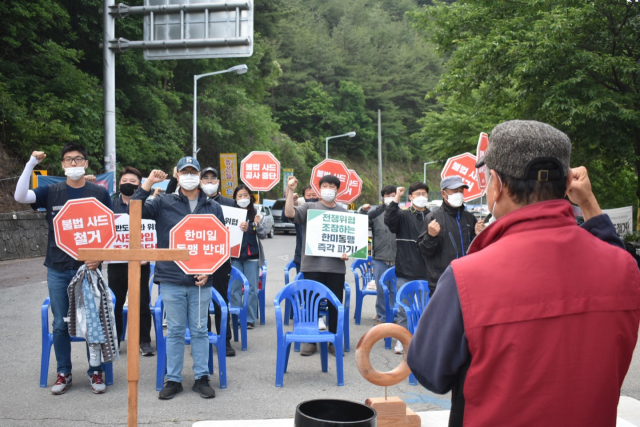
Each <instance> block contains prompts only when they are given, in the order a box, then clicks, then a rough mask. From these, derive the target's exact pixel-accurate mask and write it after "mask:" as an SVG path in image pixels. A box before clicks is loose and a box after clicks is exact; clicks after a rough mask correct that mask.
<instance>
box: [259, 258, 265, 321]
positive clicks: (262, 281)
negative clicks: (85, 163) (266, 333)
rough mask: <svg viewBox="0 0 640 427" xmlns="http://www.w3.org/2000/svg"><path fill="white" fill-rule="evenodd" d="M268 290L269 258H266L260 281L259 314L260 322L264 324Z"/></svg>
mask: <svg viewBox="0 0 640 427" xmlns="http://www.w3.org/2000/svg"><path fill="white" fill-rule="evenodd" d="M266 292H267V260H266V259H265V260H264V265H263V266H262V267H261V269H260V279H259V282H258V314H259V315H260V324H261V325H264V321H265V316H266V312H265V306H266V295H265V293H266Z"/></svg>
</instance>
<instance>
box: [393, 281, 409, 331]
mask: <svg viewBox="0 0 640 427" xmlns="http://www.w3.org/2000/svg"><path fill="white" fill-rule="evenodd" d="M411 281H412V280H411V279H405V278H404V277H398V284H397V285H396V286H397V289H396V290H397V291H399V290H400V288H401V287H402V285H404V284H405V283H409V282H411ZM395 301H396V296H395V295H394V296H393V302H394V303H395ZM396 319H397V322H396V323H397V324H398V325H400V326H402V327H403V328H405V329H409V328H408V326H407V313H405V312H404V308H402V306H401V305H400V304H398V317H396Z"/></svg>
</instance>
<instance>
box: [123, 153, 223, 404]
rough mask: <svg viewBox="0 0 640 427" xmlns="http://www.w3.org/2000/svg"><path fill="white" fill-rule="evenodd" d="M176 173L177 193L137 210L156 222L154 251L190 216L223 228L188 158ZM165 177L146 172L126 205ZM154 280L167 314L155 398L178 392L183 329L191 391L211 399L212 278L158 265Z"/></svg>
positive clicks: (142, 197) (170, 263)
mask: <svg viewBox="0 0 640 427" xmlns="http://www.w3.org/2000/svg"><path fill="white" fill-rule="evenodd" d="M177 168H178V174H179V177H180V178H179V180H180V191H179V193H178V194H166V195H163V196H160V197H157V198H155V199H153V200H151V201H149V202H146V203H145V204H144V205H143V207H142V217H143V218H145V219H152V220H154V221H155V222H156V233H157V235H158V248H168V247H169V240H170V233H171V229H172V228H173V227H175V225H176V224H178V223H179V222H180V221H182V220H183V219H184V218H185V217H186V216H188V215H190V214H194V215H215V216H216V218H218V220H219V221H220V222H221V223H222V224H224V223H225V220H224V214H223V213H222V208H221V207H220V205H219V204H218V203H217V202H215V201H214V200H210V199H208V198H207V197H206V195H205V194H204V193H203V192H202V191H200V190H199V189H198V185H199V183H200V164H199V163H198V161H197V160H196V159H194V158H193V157H183V158H182V159H180V161H179V162H178V167H177ZM166 177H167V174H166V173H164V172H162V171H159V170H154V171H152V172H151V174H150V175H149V178H147V180H146V181H145V182H144V184H142V186H141V187H140V188H138V190H136V192H135V193H134V194H133V197H132V200H145V199H146V198H147V197H149V193H150V191H151V187H152V185H153V184H155V183H158V182H162V181H163V180H164V179H165V178H166ZM199 245H200V243H199ZM155 277H156V278H157V279H158V280H159V281H160V286H161V295H162V300H163V301H164V306H165V310H166V313H167V375H166V377H167V382H166V384H165V385H164V388H163V389H162V391H161V392H160V394H159V395H158V398H159V399H162V400H166V399H171V398H173V397H174V396H175V395H176V393H179V392H181V391H182V366H183V363H184V346H185V342H184V336H185V332H186V328H187V325H188V326H189V330H190V333H191V357H192V358H193V371H194V378H195V383H194V385H193V387H192V390H193V391H195V392H196V393H199V394H200V396H201V397H203V398H212V397H215V395H216V394H215V391H214V390H213V388H212V387H211V385H210V384H209V366H208V362H209V337H208V333H207V332H208V331H207V318H208V317H209V302H210V301H211V297H210V295H211V286H212V285H213V276H212V275H209V274H196V275H188V274H185V273H184V272H183V271H182V269H181V268H180V267H179V266H178V265H177V264H176V263H175V262H173V261H158V262H157V263H156V268H155Z"/></svg>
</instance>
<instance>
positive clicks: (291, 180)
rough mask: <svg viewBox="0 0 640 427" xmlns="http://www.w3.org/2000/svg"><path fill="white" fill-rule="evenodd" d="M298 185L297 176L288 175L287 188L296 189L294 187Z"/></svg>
mask: <svg viewBox="0 0 640 427" xmlns="http://www.w3.org/2000/svg"><path fill="white" fill-rule="evenodd" d="M297 186H298V178H296V177H295V176H290V177H289V180H288V181H287V188H288V189H289V190H291V191H293V192H295V191H296V187H297Z"/></svg>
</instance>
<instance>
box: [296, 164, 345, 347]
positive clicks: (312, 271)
mask: <svg viewBox="0 0 640 427" xmlns="http://www.w3.org/2000/svg"><path fill="white" fill-rule="evenodd" d="M318 185H319V186H320V197H321V200H320V201H318V202H307V203H305V204H304V205H303V206H295V203H294V202H293V195H294V194H295V191H296V187H297V186H298V179H297V178H296V177H294V176H291V177H289V180H288V181H287V201H286V202H285V205H284V215H285V216H286V217H287V218H292V219H293V221H294V223H295V224H300V225H302V227H303V233H302V234H303V235H304V245H303V247H304V246H305V245H306V232H307V212H308V211H309V209H317V210H323V211H331V212H347V210H346V209H345V208H343V207H342V206H339V205H338V204H336V202H335V198H336V195H337V193H338V190H339V189H340V180H339V179H338V178H337V177H335V176H333V175H325V176H323V177H322V178H321V179H320V181H319V183H318ZM348 259H349V256H348V255H347V254H342V258H331V257H323V256H306V255H305V254H304V253H303V254H302V265H301V267H300V269H301V271H302V272H303V273H304V278H305V279H308V280H315V281H316V282H320V283H322V284H323V285H325V286H326V287H327V288H329V290H330V291H331V292H333V293H334V295H335V296H336V297H337V298H338V299H339V300H340V302H342V301H344V295H343V292H344V276H345V273H346V272H347V268H346V265H345V261H346V260H348ZM328 309H329V332H332V333H334V334H335V333H336V331H337V326H338V311H337V309H336V308H335V307H334V306H333V305H332V304H328ZM316 351H317V344H305V345H303V346H302V349H301V351H300V355H301V356H311V355H312V354H313V353H315V352H316ZM335 352H336V350H335V347H334V346H333V344H329V353H331V354H333V355H334V356H335Z"/></svg>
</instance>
